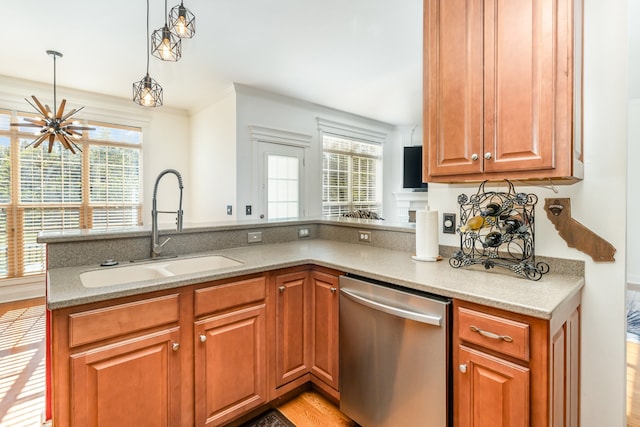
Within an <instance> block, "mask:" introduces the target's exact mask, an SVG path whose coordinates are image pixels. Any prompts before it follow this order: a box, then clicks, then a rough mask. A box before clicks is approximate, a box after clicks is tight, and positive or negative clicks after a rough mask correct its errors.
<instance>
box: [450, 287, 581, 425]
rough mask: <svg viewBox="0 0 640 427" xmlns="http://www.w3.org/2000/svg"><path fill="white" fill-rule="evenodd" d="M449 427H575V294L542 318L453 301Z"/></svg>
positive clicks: (577, 297) (577, 302) (577, 327)
mask: <svg viewBox="0 0 640 427" xmlns="http://www.w3.org/2000/svg"><path fill="white" fill-rule="evenodd" d="M453 309H454V317H453V325H454V327H453V378H454V384H453V390H454V402H453V403H454V426H456V427H519V426H522V427H525V426H536V427H578V425H579V423H578V414H579V407H578V399H579V366H580V361H579V346H580V294H577V295H575V296H574V297H573V298H571V299H570V300H568V301H567V302H565V303H564V304H563V306H561V307H560V308H558V309H557V310H556V312H555V313H554V315H553V317H552V318H551V319H549V320H544V319H539V318H534V317H530V316H525V315H521V314H515V313H510V312H506V311H503V310H498V309H495V308H490V307H485V306H481V305H478V304H472V303H467V302H463V301H459V300H454V305H453Z"/></svg>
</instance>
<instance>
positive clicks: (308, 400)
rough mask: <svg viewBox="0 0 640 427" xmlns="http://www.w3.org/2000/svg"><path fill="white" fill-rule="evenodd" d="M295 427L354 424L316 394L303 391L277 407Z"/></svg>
mask: <svg viewBox="0 0 640 427" xmlns="http://www.w3.org/2000/svg"><path fill="white" fill-rule="evenodd" d="M278 410H279V411H280V412H282V413H283V414H284V416H285V417H287V418H288V419H289V420H290V421H291V422H292V423H294V424H295V425H296V427H353V426H355V424H354V422H353V421H351V420H350V419H349V418H348V417H347V416H346V415H344V414H343V413H342V412H340V411H339V410H338V408H336V407H335V405H333V404H332V403H331V402H329V401H328V400H327V399H325V398H324V397H322V396H321V395H319V394H318V393H316V392H313V391H305V392H303V393H302V394H300V396H298V397H296V398H294V399H293V400H290V401H289V402H287V403H285V404H283V405H282V406H279V407H278Z"/></svg>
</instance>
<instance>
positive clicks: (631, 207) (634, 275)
mask: <svg viewBox="0 0 640 427" xmlns="http://www.w3.org/2000/svg"><path fill="white" fill-rule="evenodd" d="M627 22H628V25H629V154H628V156H627V159H628V162H629V163H628V166H629V167H628V179H627V183H628V184H627V185H628V188H627V203H628V206H627V216H628V218H635V217H637V216H638V214H640V168H638V167H637V164H638V159H640V25H638V24H637V23H638V22H640V1H638V0H629V19H628V21H627ZM632 224H633V223H632ZM627 283H630V284H634V285H638V286H640V227H635V226H631V227H627Z"/></svg>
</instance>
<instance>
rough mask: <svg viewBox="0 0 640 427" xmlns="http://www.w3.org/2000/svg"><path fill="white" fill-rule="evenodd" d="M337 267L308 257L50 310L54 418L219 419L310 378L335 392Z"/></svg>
mask: <svg viewBox="0 0 640 427" xmlns="http://www.w3.org/2000/svg"><path fill="white" fill-rule="evenodd" d="M338 274H340V273H339V272H337V271H333V270H329V269H321V268H317V269H316V268H314V267H312V266H308V265H307V266H301V267H296V268H291V269H284V270H278V271H274V272H270V273H263V274H254V275H250V276H244V277H240V278H233V279H225V280H220V281H216V282H209V283H202V284H197V285H191V286H185V287H184V288H180V289H179V290H178V291H175V290H173V291H161V292H154V293H149V294H143V295H138V296H132V297H126V298H117V299H114V300H111V301H103V302H98V303H92V304H85V305H80V306H75V307H70V308H65V309H60V310H54V311H53V312H52V316H51V319H52V320H51V322H52V323H51V344H52V349H53V351H52V379H53V396H52V400H53V424H54V425H55V426H65V427H66V426H70V427H111V426H118V427H140V426H150V427H158V426H174V427H177V426H185V427H187V426H222V425H226V424H228V423H229V422H232V421H234V420H236V419H238V418H239V417H242V416H243V415H246V414H248V413H249V412H251V411H252V410H254V409H257V408H259V407H260V406H262V405H264V404H266V403H268V402H269V401H271V400H273V399H276V398H278V397H279V396H281V395H283V394H285V393H286V392H288V391H291V390H293V389H295V388H296V387H298V386H300V385H304V384H305V383H307V382H310V381H311V382H314V383H318V384H321V385H320V388H322V389H323V390H325V391H326V392H327V393H328V394H330V395H332V396H334V397H335V398H338V396H339V394H338V391H337V384H338V379H337V360H338V353H337V352H338V348H337V342H338V337H337V322H338V317H337V316H338V311H337V301H338V300H337V295H335V294H336V291H337V283H338ZM312 293H313V294H314V295H315V296H314V297H313V298H312ZM312 301H313V304H314V305H313V307H316V308H314V309H313V310H312V305H311V304H312ZM312 316H313V319H312ZM312 324H313V325H314V329H313V331H314V332H313V333H312V328H311V325H312ZM316 345H317V349H316V348H315V346H316ZM312 354H313V363H314V372H316V373H315V375H314V374H312V373H311V372H312V367H311V361H312ZM274 367H275V368H274Z"/></svg>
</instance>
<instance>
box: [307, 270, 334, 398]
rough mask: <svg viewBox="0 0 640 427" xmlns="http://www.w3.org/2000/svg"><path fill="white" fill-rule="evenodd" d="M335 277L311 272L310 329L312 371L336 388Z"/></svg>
mask: <svg viewBox="0 0 640 427" xmlns="http://www.w3.org/2000/svg"><path fill="white" fill-rule="evenodd" d="M338 284H339V279H338V277H337V276H334V275H331V274H327V273H322V272H319V271H312V272H311V287H312V290H313V291H312V293H313V298H312V302H311V307H312V309H311V323H312V326H311V329H312V333H313V344H314V345H313V352H312V360H311V373H313V374H314V375H315V376H316V377H318V378H319V379H321V380H322V381H323V382H325V383H326V384H328V385H329V386H331V387H332V388H334V389H335V390H338V360H339V358H338V315H339V310H338V302H339V293H338V289H339V287H338Z"/></svg>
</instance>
